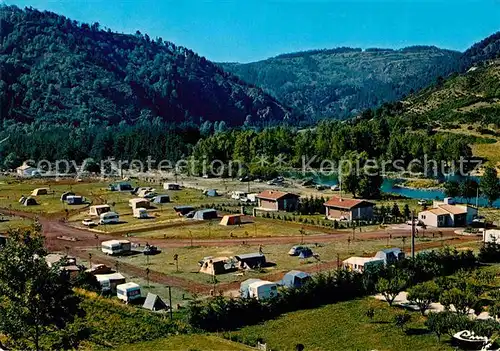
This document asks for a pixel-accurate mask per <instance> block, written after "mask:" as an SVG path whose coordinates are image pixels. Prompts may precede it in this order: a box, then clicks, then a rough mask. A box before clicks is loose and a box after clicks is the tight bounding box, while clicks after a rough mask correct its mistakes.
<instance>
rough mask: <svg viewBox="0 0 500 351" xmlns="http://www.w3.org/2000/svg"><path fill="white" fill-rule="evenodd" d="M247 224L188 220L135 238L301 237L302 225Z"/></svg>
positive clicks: (261, 220) (317, 230)
mask: <svg viewBox="0 0 500 351" xmlns="http://www.w3.org/2000/svg"><path fill="white" fill-rule="evenodd" d="M243 221H244V222H246V223H244V224H242V225H240V226H238V225H232V226H223V225H220V224H219V222H220V219H219V220H212V221H195V222H194V224H193V220H186V223H191V224H190V225H185V226H178V227H172V228H164V229H159V230H151V231H144V232H140V233H135V234H134V236H137V237H141V238H167V239H168V238H178V239H180V238H184V239H189V238H191V237H193V238H200V239H211V238H212V239H215V238H226V239H229V238H242V239H245V238H249V237H272V236H290V235H297V236H300V229H301V228H302V224H301V223H292V222H285V221H282V220H273V219H267V218H259V217H257V218H252V217H244V218H243ZM325 232H328V230H327V229H325V228H320V227H316V228H315V227H310V228H307V229H306V235H312V234H325Z"/></svg>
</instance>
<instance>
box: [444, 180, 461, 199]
mask: <svg viewBox="0 0 500 351" xmlns="http://www.w3.org/2000/svg"><path fill="white" fill-rule="evenodd" d="M444 193H445V195H446V196H449V197H457V196H458V195H460V184H459V183H458V182H456V181H454V180H450V181H448V182H446V183H445V184H444Z"/></svg>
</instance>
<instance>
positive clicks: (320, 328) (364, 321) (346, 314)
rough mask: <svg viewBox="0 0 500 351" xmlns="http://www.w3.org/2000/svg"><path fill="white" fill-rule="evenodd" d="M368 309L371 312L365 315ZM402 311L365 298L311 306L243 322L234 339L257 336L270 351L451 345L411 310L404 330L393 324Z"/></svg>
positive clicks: (438, 347)
mask: <svg viewBox="0 0 500 351" xmlns="http://www.w3.org/2000/svg"><path fill="white" fill-rule="evenodd" d="M369 308H374V309H375V316H374V317H373V319H369V318H368V317H366V316H365V313H366V311H367V310H368V309H369ZM398 312H402V310H400V309H397V308H390V307H389V306H388V305H387V303H384V302H381V301H377V300H375V299H374V298H371V297H367V298H364V299H359V300H352V301H345V302H339V303H336V304H332V305H327V306H323V307H320V308H316V309H311V310H302V311H297V312H291V313H287V314H285V315H283V316H281V317H279V318H277V319H275V320H270V321H267V322H264V323H262V324H259V325H254V326H248V327H244V328H242V329H241V330H239V331H237V332H235V333H234V335H233V339H236V340H241V341H245V342H249V343H254V342H255V341H256V340H257V339H262V340H263V341H264V342H266V343H267V346H268V347H269V348H270V349H272V350H293V349H295V345H297V344H299V343H300V344H303V345H304V346H305V349H306V350H400V351H403V350H408V351H409V350H427V351H434V350H435V351H437V350H440V351H442V350H453V348H452V347H451V346H450V345H449V343H448V340H447V338H446V337H443V338H442V340H441V342H438V340H437V338H436V336H435V335H434V334H431V333H430V332H428V330H427V329H426V328H425V326H424V320H425V319H424V317H422V316H421V315H420V314H419V313H411V318H412V320H411V322H410V323H408V325H407V331H406V333H404V332H403V331H401V330H400V329H399V328H397V327H396V326H395V325H394V316H395V315H396V314H397V313H398Z"/></svg>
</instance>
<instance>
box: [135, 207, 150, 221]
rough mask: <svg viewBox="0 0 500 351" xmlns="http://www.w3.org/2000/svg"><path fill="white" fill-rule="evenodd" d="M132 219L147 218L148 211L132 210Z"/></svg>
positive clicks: (142, 209)
mask: <svg viewBox="0 0 500 351" xmlns="http://www.w3.org/2000/svg"><path fill="white" fill-rule="evenodd" d="M134 217H135V218H139V219H144V218H149V215H148V210H146V209H145V208H134Z"/></svg>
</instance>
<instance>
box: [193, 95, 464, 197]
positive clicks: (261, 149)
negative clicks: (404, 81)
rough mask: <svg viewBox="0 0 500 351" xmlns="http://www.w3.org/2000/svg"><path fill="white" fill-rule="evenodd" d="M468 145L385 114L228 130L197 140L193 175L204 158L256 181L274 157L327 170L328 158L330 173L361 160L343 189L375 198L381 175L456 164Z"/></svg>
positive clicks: (346, 172) (348, 173)
mask: <svg viewBox="0 0 500 351" xmlns="http://www.w3.org/2000/svg"><path fill="white" fill-rule="evenodd" d="M395 105H397V104H395ZM390 106H393V105H388V104H387V105H385V107H384V111H386V112H384V113H387V114H388V113H390V112H387V111H390V110H391V109H392V107H390ZM395 108H396V107H395ZM469 143H470V140H469V139H468V138H467V137H461V136H457V135H448V134H431V135H429V134H428V133H427V132H425V131H424V130H417V131H415V130H414V129H413V128H412V126H411V124H410V121H405V120H403V119H402V118H401V117H399V116H394V117H391V116H390V115H384V117H383V118H378V119H372V120H368V121H367V120H353V121H352V122H351V123H341V122H338V121H322V122H320V123H319V124H318V125H317V126H316V128H314V130H305V131H304V130H303V131H297V130H296V129H294V128H291V127H285V126H282V127H275V128H266V129H264V130H262V131H259V132H256V131H253V130H252V131H248V130H231V131H228V132H224V133H218V134H215V135H213V136H210V137H207V138H204V139H202V140H200V141H199V142H198V143H197V144H196V146H195V147H194V149H193V152H192V155H193V158H194V159H195V160H198V161H199V162H198V164H200V167H198V168H197V169H195V170H194V172H195V173H196V174H202V168H201V164H202V160H203V158H204V157H206V158H207V159H208V160H214V159H219V160H221V161H223V162H229V161H231V160H233V161H235V160H238V161H240V162H243V163H246V164H247V166H248V171H249V173H250V174H251V175H254V176H256V177H260V176H262V175H266V173H265V172H266V171H267V170H268V169H272V168H273V166H274V164H275V156H276V155H278V154H282V155H285V156H286V160H285V161H284V162H283V163H282V166H291V167H303V166H304V167H307V166H309V167H311V168H313V167H320V166H325V164H322V162H323V161H324V160H328V161H331V162H332V163H333V164H332V166H333V167H334V169H338V168H341V166H342V165H341V164H340V162H341V161H342V160H346V161H345V162H347V161H351V162H353V163H354V166H356V161H359V168H360V173H359V174H357V173H356V172H355V170H354V169H352V168H351V169H348V167H347V166H345V162H344V163H343V165H344V167H342V168H343V169H342V173H343V174H342V187H343V189H345V190H347V191H349V192H354V193H355V194H357V195H359V196H362V197H373V198H376V197H378V195H379V194H378V186H377V185H379V183H380V182H381V178H380V177H379V174H380V172H381V171H386V172H387V171H397V170H398V167H401V166H402V167H406V166H407V165H409V163H410V161H412V160H414V159H418V160H420V161H421V162H422V163H423V162H424V155H427V158H428V159H432V160H436V162H438V164H439V163H440V162H441V161H451V160H458V159H460V157H461V156H463V157H464V158H469V157H470V156H471V154H472V152H471V149H470V147H469V145H468V144H469ZM371 159H375V160H380V159H382V160H385V159H386V160H392V161H396V160H400V161H398V163H397V164H386V165H385V169H377V168H376V167H375V166H374V165H373V164H370V162H368V161H369V160H371ZM262 163H265V167H262ZM274 168H275V167H274ZM365 170H366V172H365ZM420 171H423V170H420ZM428 171H429V172H431V171H432V169H428ZM233 176H234V174H233Z"/></svg>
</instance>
